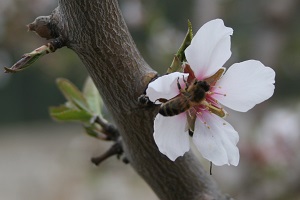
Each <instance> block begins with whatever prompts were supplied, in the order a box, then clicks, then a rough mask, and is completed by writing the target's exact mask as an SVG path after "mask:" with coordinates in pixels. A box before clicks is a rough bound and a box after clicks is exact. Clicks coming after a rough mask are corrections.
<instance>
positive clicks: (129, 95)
mask: <svg viewBox="0 0 300 200" xmlns="http://www.w3.org/2000/svg"><path fill="white" fill-rule="evenodd" d="M51 24H52V25H51V26H50V27H51V28H52V29H53V30H54V32H56V34H58V35H59V36H60V37H61V38H63V40H64V42H65V44H66V45H67V46H68V47H69V48H70V49H72V50H73V51H75V52H76V53H77V55H78V56H79V57H80V59H81V60H82V62H83V64H84V65H85V67H86V69H87V70H88V72H89V74H90V76H91V77H92V79H93V80H94V82H95V84H96V86H97V88H98V90H99V92H100V94H101V95H102V97H103V100H104V102H105V104H106V106H107V108H108V110H109V111H110V113H111V114H112V116H113V119H114V121H115V123H116V125H117V127H118V129H119V131H120V134H121V137H122V140H123V145H124V147H123V148H124V151H125V154H126V157H127V158H128V159H129V161H130V164H131V165H132V167H133V168H134V169H135V170H136V171H137V173H138V174H139V175H140V176H141V177H142V178H143V179H144V180H145V181H146V182H147V183H148V184H149V185H150V187H151V188H152V189H153V190H154V192H155V193H156V194H157V196H158V197H159V198H160V199H162V200H176V199H178V200H194V199H199V200H200V199H205V200H206V199H207V200H208V199H228V197H227V196H226V195H224V194H222V193H221V192H220V191H219V190H218V189H217V187H216V184H215V183H214V181H213V180H212V178H211V177H210V176H209V175H208V173H207V172H206V171H205V170H204V169H203V167H202V166H201V165H200V163H199V162H198V160H197V159H196V158H195V157H194V155H193V154H192V153H191V152H189V153H186V154H185V156H184V157H180V158H178V159H177V160H176V161H175V162H172V161H170V160H169V159H168V158H167V157H166V156H164V155H162V154H161V153H160V152H159V151H158V148H157V147H156V145H155V143H154V140H153V119H154V117H155V115H156V113H157V107H155V106H153V107H142V106H140V105H139V104H138V101H137V99H138V97H139V96H140V95H141V94H143V92H144V90H145V88H146V87H147V84H148V83H149V81H150V80H151V79H152V78H153V77H154V76H155V75H156V72H155V71H154V70H152V69H151V68H150V67H149V66H148V64H147V63H146V62H145V61H144V59H143V58H142V56H141V55H140V53H139V51H138V50H137V48H136V46H135V44H134V42H133V40H132V38H131V36H130V34H129V32H128V29H127V26H126V24H125V22H124V19H123V17H122V15H121V12H120V10H119V7H118V4H117V1H116V0H72V1H69V0H59V6H58V8H57V9H56V10H55V12H54V13H53V14H52V16H51ZM53 30H52V31H53ZM116 189H117V188H116Z"/></svg>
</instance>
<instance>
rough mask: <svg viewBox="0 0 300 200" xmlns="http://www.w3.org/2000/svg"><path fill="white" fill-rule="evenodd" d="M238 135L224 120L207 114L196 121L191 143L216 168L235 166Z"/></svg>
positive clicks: (237, 152)
mask: <svg viewBox="0 0 300 200" xmlns="http://www.w3.org/2000/svg"><path fill="white" fill-rule="evenodd" d="M238 140H239V135H238V133H237V132H236V131H235V130H234V128H233V127H232V126H231V125H230V124H229V123H227V122H226V121H225V120H224V119H222V118H220V117H218V116H216V115H215V114H211V113H209V112H204V113H202V116H200V118H199V117H198V118H197V119H196V123H195V132H194V135H193V142H194V144H195V145H196V147H197V149H198V150H199V151H200V152H201V154H202V156H203V157H204V158H206V159H207V160H209V161H211V162H212V163H213V164H215V165H217V166H221V165H224V164H228V165H229V164H231V165H234V166H237V165H238V163H239V159H240V154H239V150H238V148H237V147H236V144H237V142H238Z"/></svg>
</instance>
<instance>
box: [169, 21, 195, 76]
mask: <svg viewBox="0 0 300 200" xmlns="http://www.w3.org/2000/svg"><path fill="white" fill-rule="evenodd" d="M192 39H193V30H192V23H191V22H190V21H189V20H188V31H187V33H186V35H185V38H184V40H183V42H182V44H181V46H180V48H179V49H178V51H177V53H176V54H175V56H174V59H173V61H172V64H171V66H170V67H169V68H168V70H167V73H172V72H177V71H180V72H182V70H183V69H182V67H181V64H182V62H183V61H186V58H185V55H184V51H185V49H186V48H187V47H188V46H189V45H190V44H191V41H192Z"/></svg>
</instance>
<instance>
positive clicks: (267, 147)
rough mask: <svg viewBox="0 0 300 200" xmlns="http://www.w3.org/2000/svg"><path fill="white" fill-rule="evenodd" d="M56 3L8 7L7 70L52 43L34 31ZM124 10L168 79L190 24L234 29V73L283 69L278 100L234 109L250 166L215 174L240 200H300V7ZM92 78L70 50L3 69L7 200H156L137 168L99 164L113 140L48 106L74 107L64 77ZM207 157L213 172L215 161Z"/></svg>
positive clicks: (243, 3)
mask: <svg viewBox="0 0 300 200" xmlns="http://www.w3.org/2000/svg"><path fill="white" fill-rule="evenodd" d="M56 6H57V0H2V1H0V66H1V67H4V66H11V65H12V64H13V63H14V62H16V61H17V60H18V59H20V57H21V56H22V55H23V54H24V53H28V52H30V51H32V50H33V49H35V48H37V47H39V46H41V45H43V44H44V43H45V41H44V40H43V39H41V38H39V37H38V36H36V35H35V34H34V33H32V32H27V28H26V26H25V25H26V24H28V23H30V22H32V21H33V20H34V19H35V18H36V17H37V16H40V15H48V14H50V13H51V11H52V10H53V9H54V8H55V7H56ZM120 7H121V9H122V11H123V14H124V17H125V20H126V22H127V24H128V27H129V30H130V32H131V34H132V36H133V38H134V40H135V41H136V44H137V46H138V48H139V50H140V51H141V53H142V55H143V56H144V58H145V59H146V61H147V62H148V63H149V64H150V65H151V66H152V67H153V68H154V69H156V70H157V71H159V72H160V73H164V72H165V71H166V68H167V67H168V66H169V65H170V63H171V61H172V56H173V54H174V53H175V52H176V51H177V49H178V47H179V46H180V44H181V42H182V40H183V38H184V35H185V33H186V30H187V20H188V19H190V20H191V22H192V23H193V28H194V32H196V31H197V30H198V28H199V27H200V26H201V25H203V24H204V23H205V22H207V21H209V20H211V19H215V18H222V19H223V20H224V22H225V25H226V26H229V27H232V28H233V29H234V34H233V37H232V52H233V54H232V57H231V58H230V60H229V61H228V62H227V63H226V66H225V67H229V66H230V65H231V64H233V63H235V62H240V61H244V60H248V59H256V60H260V61H262V62H263V63H264V64H265V65H267V66H270V67H272V68H273V69H274V70H275V71H276V89H275V94H274V96H273V97H272V98H271V99H270V100H268V101H266V102H264V103H262V104H260V105H258V106H256V107H255V108H254V109H252V110H251V111H249V112H248V113H237V112H230V117H229V118H228V119H227V120H228V121H229V122H230V123H231V124H232V125H233V126H234V127H235V129H236V130H237V131H238V132H239V134H240V141H239V143H238V146H239V149H240V153H241V161H240V164H239V165H238V166H237V167H234V166H230V167H227V166H223V167H213V177H214V178H215V179H216V181H217V182H218V183H219V184H220V187H221V188H222V190H223V191H225V192H227V193H229V194H230V195H231V196H232V197H234V198H236V199H246V200H248V199H249V200H250V199H251V200H253V199H256V200H257V199H264V200H282V199H285V200H286V199H288V200H289V199H290V200H294V199H295V200H296V199H300V155H299V152H300V145H299V142H300V137H299V136H300V125H299V123H300V102H299V97H300V92H299V91H300V90H299V81H300V37H299V36H300V21H299V19H300V2H299V1H298V0H284V1H283V0H190V1H180V0H164V1H159V0H151V1H146V0H126V1H120ZM86 76H87V72H86V70H85V68H84V66H83V64H82V63H81V61H80V60H79V59H78V58H77V56H76V55H75V53H74V52H72V51H71V50H69V49H66V48H63V49H60V50H58V51H57V52H56V53H55V54H51V55H47V56H46V57H44V58H42V59H41V60H39V61H38V62H36V63H35V64H33V66H32V67H31V68H28V69H27V70H25V71H23V72H20V73H17V74H13V75H11V74H4V73H2V72H0V113H1V115H0V199H5V200H19V199H23V200H39V199H43V200H50V199H51V200H53V199H57V200H67V199H72V200H77V199H78V200H82V199H89V200H93V199H95V200H96V199H97V200H99V199H101V200H117V199H125V200H126V199H128V200H129V199H130V200H131V199H144V200H156V199H157V197H156V196H155V195H154V193H153V192H152V191H151V189H150V188H149V187H148V186H147V185H146V183H145V182H144V181H143V180H142V179H141V178H139V176H138V175H137V174H136V173H135V172H134V171H133V169H131V167H130V165H124V164H123V163H122V162H120V161H118V160H117V159H116V158H114V157H113V158H111V159H109V160H107V161H106V162H104V163H103V164H102V165H100V166H99V167H95V166H93V165H92V164H91V163H90V158H91V157H92V156H97V155H99V154H101V153H102V152H104V151H105V150H106V149H107V148H108V147H109V146H110V144H107V143H104V142H101V141H97V140H95V139H93V138H90V137H88V136H86V135H85V134H84V132H83V130H82V128H81V126H80V125H79V124H66V123H57V122H54V121H53V120H52V119H51V118H50V117H49V115H48V107H49V106H53V105H54V106H56V105H59V104H63V103H64V102H65V100H64V98H63V96H62V95H61V94H60V92H59V90H58V89H57V87H56V84H55V79H56V78H58V77H65V78H67V79H70V80H71V81H72V82H73V83H75V84H76V85H77V86H78V87H79V88H81V87H82V85H83V82H84V80H85V78H86ZM106 115H107V117H108V115H109V114H106ZM199 159H201V162H202V163H203V165H204V166H205V168H206V169H207V170H208V169H209V163H208V162H207V161H206V160H202V158H201V156H200V155H199Z"/></svg>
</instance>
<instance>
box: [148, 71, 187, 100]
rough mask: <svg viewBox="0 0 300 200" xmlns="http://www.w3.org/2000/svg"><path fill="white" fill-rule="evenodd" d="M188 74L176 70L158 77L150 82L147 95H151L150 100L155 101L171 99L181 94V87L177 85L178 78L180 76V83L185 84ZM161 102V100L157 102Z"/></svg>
mask: <svg viewBox="0 0 300 200" xmlns="http://www.w3.org/2000/svg"><path fill="white" fill-rule="evenodd" d="M186 77H188V74H186V73H180V72H174V73H171V74H167V75H164V76H161V77H159V78H157V79H156V80H154V81H152V82H151V83H149V85H148V88H147V90H146V95H147V96H148V97H149V99H150V101H152V102H155V101H156V100H157V99H160V98H162V99H167V100H169V99H171V98H173V97H175V96H177V95H178V94H179V92H180V91H179V89H178V86H177V80H178V78H179V83H180V85H182V86H183V85H184V81H183V78H185V79H186ZM155 103H159V102H155Z"/></svg>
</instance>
